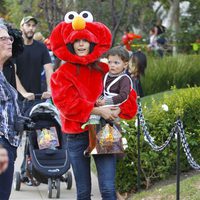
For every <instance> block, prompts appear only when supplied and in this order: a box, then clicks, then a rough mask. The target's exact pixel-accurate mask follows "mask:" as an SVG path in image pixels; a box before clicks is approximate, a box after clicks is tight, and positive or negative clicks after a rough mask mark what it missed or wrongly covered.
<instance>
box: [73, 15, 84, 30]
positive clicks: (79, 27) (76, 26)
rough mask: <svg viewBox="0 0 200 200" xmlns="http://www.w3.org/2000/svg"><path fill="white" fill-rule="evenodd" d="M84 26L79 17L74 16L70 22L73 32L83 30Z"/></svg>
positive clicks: (82, 20)
mask: <svg viewBox="0 0 200 200" xmlns="http://www.w3.org/2000/svg"><path fill="white" fill-rule="evenodd" d="M85 26H86V23H85V20H84V19H83V18H82V17H80V16H76V17H75V18H74V20H73V21H72V27H73V29H74V30H75V31H80V30H83V29H84V28H85Z"/></svg>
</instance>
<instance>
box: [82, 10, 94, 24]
mask: <svg viewBox="0 0 200 200" xmlns="http://www.w3.org/2000/svg"><path fill="white" fill-rule="evenodd" d="M79 15H80V16H81V17H83V18H84V19H85V21H86V22H93V16H92V14H91V13H90V12H88V11H82V12H81V13H80V14H79Z"/></svg>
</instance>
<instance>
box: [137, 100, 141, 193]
mask: <svg viewBox="0 0 200 200" xmlns="http://www.w3.org/2000/svg"><path fill="white" fill-rule="evenodd" d="M139 98H140V97H138V100H139ZM137 120H138V121H137V146H138V149H137V151H138V163H137V170H138V174H137V188H138V191H140V172H141V165H140V163H141V161H140V118H139V113H138V114H137Z"/></svg>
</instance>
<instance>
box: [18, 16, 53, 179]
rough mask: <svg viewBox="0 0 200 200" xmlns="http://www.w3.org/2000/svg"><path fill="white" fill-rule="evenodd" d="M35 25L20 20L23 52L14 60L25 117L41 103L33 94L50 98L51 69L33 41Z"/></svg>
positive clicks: (39, 45)
mask: <svg viewBox="0 0 200 200" xmlns="http://www.w3.org/2000/svg"><path fill="white" fill-rule="evenodd" d="M37 23H38V22H37V20H36V19H35V18H34V17H32V16H27V17H24V18H23V19H22V20H21V23H20V29H21V31H22V36H23V39H24V51H23V53H22V54H21V55H19V56H18V57H17V58H16V59H15V61H16V73H17V76H16V83H17V90H18V91H19V92H20V94H21V95H20V96H19V100H20V107H21V110H22V112H23V114H25V115H27V114H28V113H29V111H30V109H31V108H32V107H33V105H35V104H37V103H39V102H41V100H37V101H36V100H35V94H42V99H47V98H50V97H51V91H50V85H49V82H50V77H51V74H52V73H53V67H52V64H51V58H50V56H49V52H48V49H47V48H46V46H45V45H44V44H43V43H41V42H38V41H36V40H34V39H33V36H34V33H35V31H36V27H37ZM43 67H44V69H45V75H46V83H47V90H46V91H44V92H42V87H41V86H42V84H41V72H42V70H43ZM24 99H26V100H28V101H25V103H26V104H25V103H24V102H23V101H24ZM26 149H27V145H25V152H24V154H25V155H24V160H23V163H22V166H21V177H22V181H23V180H27V178H26V169H25V168H26V167H25V165H26V164H25V158H26ZM24 177H25V178H24Z"/></svg>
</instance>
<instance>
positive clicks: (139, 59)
mask: <svg viewBox="0 0 200 200" xmlns="http://www.w3.org/2000/svg"><path fill="white" fill-rule="evenodd" d="M131 61H132V62H134V63H135V69H134V71H133V75H134V76H136V77H140V75H142V76H144V75H145V69H146V67H147V57H146V55H145V54H144V53H142V52H141V51H136V52H133V53H132V56H131Z"/></svg>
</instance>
